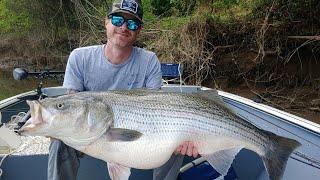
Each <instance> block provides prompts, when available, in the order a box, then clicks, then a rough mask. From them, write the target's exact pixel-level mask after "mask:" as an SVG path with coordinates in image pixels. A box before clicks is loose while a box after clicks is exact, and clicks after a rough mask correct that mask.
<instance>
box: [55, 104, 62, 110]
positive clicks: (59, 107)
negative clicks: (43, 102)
mask: <svg viewBox="0 0 320 180" xmlns="http://www.w3.org/2000/svg"><path fill="white" fill-rule="evenodd" d="M56 106H57V108H58V109H63V108H64V104H63V103H58V104H57V105H56Z"/></svg>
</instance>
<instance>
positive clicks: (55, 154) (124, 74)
mask: <svg viewBox="0 0 320 180" xmlns="http://www.w3.org/2000/svg"><path fill="white" fill-rule="evenodd" d="M142 16H143V10H142V5H141V1H140V0H115V1H114V3H113V4H112V7H111V8H110V9H109V12H108V14H107V18H106V20H105V28H106V34H107V39H108V41H107V43H106V44H103V45H96V46H89V47H82V48H77V49H75V50H73V51H72V52H71V54H70V56H69V59H68V64H67V67H66V72H65V79H64V83H63V86H64V87H65V88H67V89H68V93H70V94H71V93H76V92H80V91H105V90H128V89H136V88H147V89H159V88H160V87H161V83H162V76H161V69H160V67H161V66H160V63H159V60H158V58H157V56H156V55H155V53H153V52H150V51H147V50H144V49H142V48H138V47H135V46H134V45H133V44H134V42H135V41H136V39H137V37H138V35H139V33H140V31H141V29H142ZM175 152H176V153H175V154H173V155H172V157H171V158H170V159H169V161H168V162H167V163H166V164H164V165H163V166H161V167H160V168H157V169H155V170H154V178H153V179H155V180H160V179H161V180H162V179H166V180H169V179H176V177H177V175H178V173H179V169H180V166H181V164H182V161H183V155H189V156H194V157H197V156H198V151H197V149H196V148H195V147H194V145H193V143H192V142H190V141H188V142H185V143H183V144H182V145H180V146H179V147H178V148H177V149H176V151H175ZM79 156H81V153H79V152H78V151H77V150H75V149H73V148H72V147H69V146H67V145H66V144H64V143H63V142H62V141H60V140H58V139H53V138H52V142H51V145H50V149H49V162H48V180H63V179H67V180H73V179H74V180H75V179H76V177H77V170H78V167H79V159H78V158H79ZM108 166H110V165H108ZM108 168H110V167H108ZM111 168H112V167H111Z"/></svg>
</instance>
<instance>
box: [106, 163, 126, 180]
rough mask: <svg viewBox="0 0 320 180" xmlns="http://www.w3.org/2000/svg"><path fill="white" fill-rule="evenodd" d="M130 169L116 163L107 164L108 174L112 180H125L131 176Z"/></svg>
mask: <svg viewBox="0 0 320 180" xmlns="http://www.w3.org/2000/svg"><path fill="white" fill-rule="evenodd" d="M130 170H131V169H130V168H128V167H125V166H122V165H120V164H117V163H111V162H108V172H109V176H110V178H111V179H112V180H127V179H129V176H130V174H131V172H130Z"/></svg>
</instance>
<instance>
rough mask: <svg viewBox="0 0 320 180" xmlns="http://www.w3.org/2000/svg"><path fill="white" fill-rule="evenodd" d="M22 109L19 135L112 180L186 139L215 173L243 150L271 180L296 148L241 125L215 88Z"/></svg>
mask: <svg viewBox="0 0 320 180" xmlns="http://www.w3.org/2000/svg"><path fill="white" fill-rule="evenodd" d="M28 104H29V106H30V110H31V118H30V119H29V120H28V121H27V122H26V124H25V125H24V126H23V127H22V128H21V129H20V133H21V134H23V135H41V136H51V137H54V138H57V139H61V140H62V141H64V143H66V144H67V145H69V146H71V147H73V148H75V149H77V150H79V151H82V152H84V153H86V154H88V155H91V156H93V157H96V158H99V159H102V160H104V161H106V162H108V170H109V175H110V177H111V178H112V179H128V178H129V176H130V168H138V169H152V168H156V167H159V166H161V165H163V164H164V163H165V162H166V161H167V160H168V159H169V158H170V156H171V155H172V153H173V152H174V151H175V149H176V148H177V147H178V146H179V145H180V144H182V143H183V142H185V141H192V142H193V143H194V145H195V146H196V148H197V149H198V151H199V154H200V155H201V156H202V157H203V158H205V159H206V160H207V161H208V162H209V163H210V165H212V166H213V167H214V168H215V169H216V170H217V171H218V172H219V173H220V174H222V175H226V174H227V172H228V169H229V167H230V166H231V163H232V161H233V160H234V158H235V156H236V154H237V153H238V152H239V151H240V150H241V149H242V148H246V149H249V150H252V151H254V152H256V153H257V154H259V155H260V156H261V157H262V160H263V163H264V166H265V168H266V169H267V172H268V175H269V177H270V179H271V180H277V179H281V176H282V174H283V172H284V170H285V166H286V162H287V160H288V158H289V156H290V154H291V153H292V151H293V150H294V149H295V148H296V147H298V146H299V145H300V143H299V142H297V141H295V140H292V139H288V138H285V137H280V136H277V135H275V134H273V133H271V132H267V131H264V130H262V129H259V128H257V127H255V126H254V125H252V124H250V123H249V122H247V121H246V120H243V119H242V118H240V117H239V116H237V115H236V114H235V113H234V112H232V110H231V109H229V108H228V107H227V106H226V105H225V104H224V102H223V101H222V99H221V98H220V97H219V95H218V93H217V91H215V90H208V91H202V92H197V93H191V94H190V93H188V94H186V93H168V92H162V91H154V90H129V91H128V90H126V91H107V92H81V93H76V94H71V95H65V96H60V97H57V98H47V99H43V100H41V101H29V102H28Z"/></svg>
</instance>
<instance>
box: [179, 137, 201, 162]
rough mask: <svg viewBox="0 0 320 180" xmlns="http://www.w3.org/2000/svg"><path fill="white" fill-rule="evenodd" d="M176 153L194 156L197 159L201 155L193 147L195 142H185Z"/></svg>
mask: <svg viewBox="0 0 320 180" xmlns="http://www.w3.org/2000/svg"><path fill="white" fill-rule="evenodd" d="M175 153H176V154H182V155H188V156H193V157H194V158H196V157H197V156H198V155H199V152H198V149H197V148H196V147H195V146H194V145H193V142H191V141H186V142H184V143H183V144H182V145H180V146H179V147H178V148H177V149H176V151H175Z"/></svg>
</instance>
